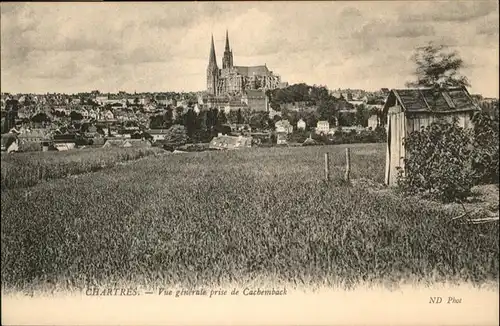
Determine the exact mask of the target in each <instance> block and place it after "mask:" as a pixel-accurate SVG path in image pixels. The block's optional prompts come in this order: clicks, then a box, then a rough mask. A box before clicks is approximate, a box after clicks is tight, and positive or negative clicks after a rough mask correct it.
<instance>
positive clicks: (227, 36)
mask: <svg viewBox="0 0 500 326" xmlns="http://www.w3.org/2000/svg"><path fill="white" fill-rule="evenodd" d="M224 51H227V52H229V51H231V50H230V48H229V34H228V31H227V29H226V48H225V50H224Z"/></svg>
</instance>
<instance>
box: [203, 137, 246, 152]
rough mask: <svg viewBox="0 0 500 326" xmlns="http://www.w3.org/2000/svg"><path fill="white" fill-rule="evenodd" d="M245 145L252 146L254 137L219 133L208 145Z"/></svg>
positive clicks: (216, 147)
mask: <svg viewBox="0 0 500 326" xmlns="http://www.w3.org/2000/svg"><path fill="white" fill-rule="evenodd" d="M244 147H252V137H243V136H237V137H235V136H227V135H222V134H219V135H218V136H217V137H214V138H213V139H212V140H211V141H210V144H209V146H208V148H210V149H219V150H224V149H238V148H244Z"/></svg>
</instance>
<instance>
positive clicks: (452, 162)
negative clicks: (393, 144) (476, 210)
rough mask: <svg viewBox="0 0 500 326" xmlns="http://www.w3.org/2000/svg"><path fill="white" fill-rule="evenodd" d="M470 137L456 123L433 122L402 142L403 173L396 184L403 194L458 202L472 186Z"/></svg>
mask: <svg viewBox="0 0 500 326" xmlns="http://www.w3.org/2000/svg"><path fill="white" fill-rule="evenodd" d="M471 140H472V138H471V135H470V132H469V130H465V129H463V128H461V127H459V126H458V125H457V124H456V122H453V123H450V122H446V121H436V122H434V123H432V124H431V125H429V126H427V127H425V128H422V129H421V130H420V131H414V132H412V133H411V134H410V135H409V136H408V137H407V138H406V139H405V140H404V145H405V147H406V157H405V159H404V171H403V170H402V169H400V171H399V175H398V184H399V186H400V187H401V190H403V192H404V193H410V194H414V193H421V194H425V195H427V196H429V197H431V198H434V199H439V200H443V201H455V200H462V199H464V198H466V197H467V196H469V195H470V192H471V188H472V186H473V185H474V171H473V169H472V166H471V154H472V150H473V148H472V142H471Z"/></svg>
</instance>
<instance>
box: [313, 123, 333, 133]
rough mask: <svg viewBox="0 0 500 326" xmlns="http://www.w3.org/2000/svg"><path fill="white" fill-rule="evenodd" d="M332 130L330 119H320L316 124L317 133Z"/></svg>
mask: <svg viewBox="0 0 500 326" xmlns="http://www.w3.org/2000/svg"><path fill="white" fill-rule="evenodd" d="M329 132H330V123H329V122H328V121H325V120H323V121H318V123H317V124H316V133H317V134H325V135H326V134H328V133H329Z"/></svg>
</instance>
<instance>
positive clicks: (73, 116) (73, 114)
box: [69, 111, 83, 120]
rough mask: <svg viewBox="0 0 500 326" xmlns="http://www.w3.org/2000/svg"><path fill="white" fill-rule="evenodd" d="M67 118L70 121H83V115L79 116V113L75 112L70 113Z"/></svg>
mask: <svg viewBox="0 0 500 326" xmlns="http://www.w3.org/2000/svg"><path fill="white" fill-rule="evenodd" d="M69 116H70V118H71V120H82V119H83V115H81V114H80V113H78V112H75V111H71V113H70V114H69Z"/></svg>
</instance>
